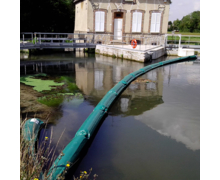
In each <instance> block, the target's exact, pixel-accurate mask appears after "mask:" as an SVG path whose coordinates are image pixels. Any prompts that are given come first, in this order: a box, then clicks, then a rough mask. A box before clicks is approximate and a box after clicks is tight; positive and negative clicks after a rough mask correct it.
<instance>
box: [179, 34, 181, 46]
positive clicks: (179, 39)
mask: <svg viewBox="0 0 220 180" xmlns="http://www.w3.org/2000/svg"><path fill="white" fill-rule="evenodd" d="M179 37H180V39H179V48H180V46H181V34H180V35H179Z"/></svg>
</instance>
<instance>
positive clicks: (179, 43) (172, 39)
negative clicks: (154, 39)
mask: <svg viewBox="0 0 220 180" xmlns="http://www.w3.org/2000/svg"><path fill="white" fill-rule="evenodd" d="M165 47H166V48H170V49H178V48H193V49H200V35H181V34H166V35H165Z"/></svg>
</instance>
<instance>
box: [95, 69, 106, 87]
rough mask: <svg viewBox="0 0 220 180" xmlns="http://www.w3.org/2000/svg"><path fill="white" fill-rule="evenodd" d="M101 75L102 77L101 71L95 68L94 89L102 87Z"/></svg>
mask: <svg viewBox="0 0 220 180" xmlns="http://www.w3.org/2000/svg"><path fill="white" fill-rule="evenodd" d="M103 77H104V73H103V71H101V70H100V71H99V70H95V84H94V87H95V89H97V90H101V89H103Z"/></svg>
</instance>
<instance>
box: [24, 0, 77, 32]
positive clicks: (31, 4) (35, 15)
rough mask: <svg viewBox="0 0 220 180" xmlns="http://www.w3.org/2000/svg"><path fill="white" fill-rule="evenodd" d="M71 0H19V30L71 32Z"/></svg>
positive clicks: (72, 9)
mask: <svg viewBox="0 0 220 180" xmlns="http://www.w3.org/2000/svg"><path fill="white" fill-rule="evenodd" d="M74 20H75V13H74V5H73V1H72V0H21V1H20V31H21V32H71V33H72V32H73V30H74Z"/></svg>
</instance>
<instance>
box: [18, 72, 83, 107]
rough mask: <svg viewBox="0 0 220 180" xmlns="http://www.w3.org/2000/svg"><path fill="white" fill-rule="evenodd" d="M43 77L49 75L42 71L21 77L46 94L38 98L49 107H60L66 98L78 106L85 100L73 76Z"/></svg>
mask: <svg viewBox="0 0 220 180" xmlns="http://www.w3.org/2000/svg"><path fill="white" fill-rule="evenodd" d="M36 77H38V78H36ZM41 77H43V78H44V79H45V77H47V75H46V74H44V73H41V74H36V75H32V76H23V77H20V82H21V83H24V84H25V85H28V86H33V89H34V90H36V91H38V92H40V93H42V94H44V96H42V97H39V98H38V99H37V101H38V102H40V103H41V104H45V105H47V106H49V107H58V106H60V104H61V103H63V101H64V100H67V101H68V102H71V103H72V104H73V106H75V105H77V106H78V105H79V104H81V103H82V102H83V101H84V98H83V95H82V94H81V93H78V92H77V91H79V89H78V87H77V85H76V84H75V83H74V82H73V78H71V77H68V76H61V77H60V78H57V79H55V80H43V79H40V78H41ZM55 81H56V82H55Z"/></svg>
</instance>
